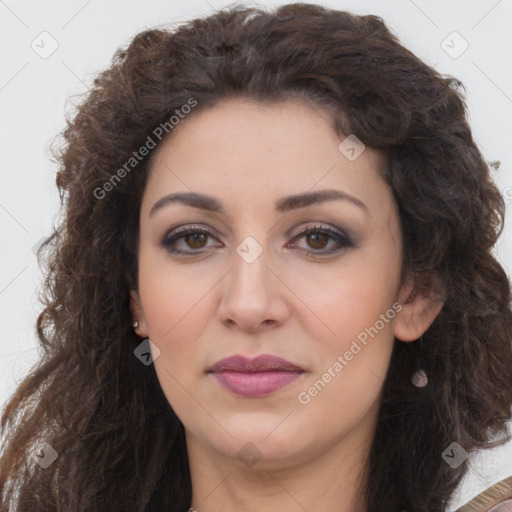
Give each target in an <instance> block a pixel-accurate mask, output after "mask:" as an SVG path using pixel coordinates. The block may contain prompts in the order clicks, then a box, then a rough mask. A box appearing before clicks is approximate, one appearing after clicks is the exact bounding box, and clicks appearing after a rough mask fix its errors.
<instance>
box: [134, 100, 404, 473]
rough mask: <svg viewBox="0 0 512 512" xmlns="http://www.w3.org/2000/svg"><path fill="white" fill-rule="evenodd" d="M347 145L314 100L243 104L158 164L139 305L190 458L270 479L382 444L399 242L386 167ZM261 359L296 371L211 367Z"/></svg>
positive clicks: (160, 156)
mask: <svg viewBox="0 0 512 512" xmlns="http://www.w3.org/2000/svg"><path fill="white" fill-rule="evenodd" d="M342 141H343V138H341V139H340V138H339V137H338V136H337V135H336V134H335V132H334V131H333V129H332V127H331V124H330V122H329V121H328V117H327V114H326V113H325V112H323V111H322V112H320V111H319V110H314V109H313V108H312V107H310V106H308V105H306V104H304V103H300V102H295V101H287V102H283V103H279V104H275V105H268V104H265V105H264V104H260V103H256V102H252V101H250V100H244V99H237V100H229V101H224V102H222V103H220V104H218V105H217V106H215V107H213V108H211V109H207V110H205V111H202V112H201V111H198V112H197V113H193V114H191V115H190V117H189V118H188V119H185V120H184V121H182V123H181V125H179V126H178V127H176V128H175V129H174V131H173V134H172V135H171V137H170V138H169V139H167V140H166V141H165V142H164V143H163V144H162V146H161V147H160V148H159V151H158V153H157V154H156V155H155V156H156V158H155V159H154V160H153V164H152V168H151V173H150V176H149V180H148V182H147V187H146V189H145V192H144V196H143V201H142V206H141V211H140V250H139V291H138V294H137V293H135V292H132V307H133V311H135V315H134V319H137V320H139V323H141V324H142V335H147V336H149V338H150V339H151V341H152V342H153V343H154V344H155V345H156V346H157V347H158V348H159V350H160V354H159V356H158V357H157V358H156V359H155V362H154V364H155V369H156V372H157V375H158V379H159V381H160V384H161V387H162V389H163V391H164V393H165V396H166V397H167V399H168V401H169V403H170V404H171V406H172V407H173V409H174V411H175V412H176V414H177V416H178V417H179V418H180V420H181V421H182V423H183V424H184V426H185V429H186V434H187V443H188V444H189V450H190V451H194V450H196V451H201V450H202V451H203V452H205V451H208V452H210V454H214V455H215V456H216V457H220V458H223V457H224V458H228V459H232V460H233V461H236V460H237V459H240V464H242V463H243V460H245V459H244V457H243V454H246V455H247V453H249V452H250V455H251V456H252V457H253V459H260V457H261V459H260V460H259V462H258V463H259V464H260V465H262V467H265V466H263V465H266V467H268V468H271V467H274V468H275V467H277V466H280V465H283V464H287V465H289V464H298V463H301V462H305V461H307V460H308V459H309V460H312V459H313V458H315V457H317V456H318V455H319V454H321V453H324V452H326V450H330V449H331V450H332V449H336V447H338V446H341V445H342V444H343V443H345V444H346V443H347V442H348V441H349V440H350V442H351V443H357V442H362V440H366V441H368V439H370V438H371V436H372V435H373V429H374V427H375V421H376V417H377V411H378V407H379V401H380V393H381V390H382V387H383V381H384V379H385V376H386V372H387V368H388V364H389V360H390V356H391V351H392V347H393V341H394V334H396V332H395V329H396V326H397V325H399V324H400V322H401V316H402V315H403V312H400V310H401V309H402V306H401V304H400V303H399V302H400V301H401V296H402V295H400V294H401V293H402V294H403V293H405V292H404V290H403V289H401V288H400V273H401V251H402V241H401V231H400V223H399V217H398V213H397V206H396V204H395V201H394V199H393V196H392V192H391V190H390V188H389V187H388V185H387V184H386V183H385V182H384V181H383V179H382V178H381V177H380V176H379V174H378V172H377V170H378V169H379V167H380V166H381V165H383V160H382V159H381V157H380V155H379V154H378V153H376V152H375V151H373V150H371V149H369V148H366V149H364V150H363V151H362V152H361V153H360V151H361V149H363V148H362V147H361V146H358V145H357V144H356V145H354V143H350V141H349V140H347V141H345V143H344V144H345V145H342V147H341V149H339V145H340V143H341V142H342ZM351 144H352V145H351ZM351 148H353V151H352V149H351ZM358 153H360V154H359V156H358ZM356 157H357V158H356ZM327 190H331V199H328V200H319V199H316V200H315V196H314V194H317V193H321V192H322V191H327ZM171 194H188V195H189V197H191V198H192V197H195V196H193V194H201V195H204V196H208V199H207V200H206V199H205V200H201V201H199V199H197V198H195V199H194V201H193V202H195V203H196V206H193V205H192V204H191V203H192V201H191V202H190V203H189V204H186V203H185V202H183V201H179V200H175V201H171V200H162V199H163V198H165V197H166V196H168V195H171ZM335 194H337V197H335V198H334V196H335ZM302 195H304V197H302V198H300V199H294V196H302ZM199 203H201V204H202V205H203V207H201V205H200V204H199ZM206 206H208V207H209V208H208V209H207V208H205V207H206ZM178 228H179V229H183V228H186V229H195V230H196V234H195V235H194V234H188V235H187V234H183V232H182V233H179V234H178V236H176V237H174V236H173V235H174V234H176V230H177V229H178ZM311 228H318V230H320V231H319V232H317V233H316V234H315V233H310V234H305V235H304V234H302V233H303V232H304V231H305V230H307V229H311ZM325 230H330V231H331V232H327V231H325ZM172 250H176V251H180V252H179V253H178V252H171V251H172ZM260 355H267V356H275V357H279V358H281V359H283V360H285V361H286V362H288V363H289V364H288V365H286V364H285V363H282V362H281V363H279V364H273V363H272V360H271V359H268V358H266V359H265V358H260V359H259V362H260V363H261V364H260V365H254V366H253V367H251V366H250V365H249V366H247V367H245V368H244V367H243V364H241V363H240V361H241V360H240V359H239V360H238V361H236V360H235V362H233V361H231V362H230V361H227V362H225V364H224V365H220V366H218V367H217V371H216V372H212V371H211V370H212V367H214V365H215V364H216V363H218V362H219V361H221V360H223V359H225V358H228V357H231V356H241V357H242V358H247V359H249V360H250V359H253V358H255V357H257V356H260ZM242 362H243V361H242ZM237 364H238V365H237ZM293 365H294V366H293ZM248 443H251V444H248ZM242 459H243V460H242Z"/></svg>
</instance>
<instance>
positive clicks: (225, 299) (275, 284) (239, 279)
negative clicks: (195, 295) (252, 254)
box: [218, 250, 290, 332]
mask: <svg viewBox="0 0 512 512" xmlns="http://www.w3.org/2000/svg"><path fill="white" fill-rule="evenodd" d="M241 254H242V253H241ZM267 254H268V251H267V250H263V252H262V253H261V254H260V255H259V256H258V257H257V258H256V259H255V260H254V261H251V260H250V259H244V257H242V256H240V254H238V253H237V252H236V251H234V252H233V255H232V258H231V263H232V265H233V268H232V269H231V271H230V272H229V273H228V275H227V276H226V278H225V279H224V280H223V281H224V284H223V288H222V297H221V301H220V304H219V308H218V317H219V320H220V321H221V322H222V323H224V324H226V325H227V326H228V327H230V328H233V327H234V326H237V327H238V328H239V329H241V330H244V331H249V332H257V331H259V330H261V329H268V328H275V327H277V326H279V325H282V324H283V323H284V322H285V321H286V319H287V318H288V316H289V314H290V309H289V302H288V301H287V296H286V293H287V291H288V293H289V289H288V288H287V287H286V286H285V284H284V283H283V281H282V280H281V279H280V278H279V277H278V275H277V272H276V271H275V270H274V269H272V268H270V266H269V263H270V261H269V258H268V257H267Z"/></svg>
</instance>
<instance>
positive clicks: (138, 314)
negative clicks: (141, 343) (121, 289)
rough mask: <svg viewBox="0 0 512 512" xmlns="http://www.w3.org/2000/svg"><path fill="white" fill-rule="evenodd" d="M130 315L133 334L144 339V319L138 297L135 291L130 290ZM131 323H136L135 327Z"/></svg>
mask: <svg viewBox="0 0 512 512" xmlns="http://www.w3.org/2000/svg"><path fill="white" fill-rule="evenodd" d="M130 313H131V317H132V326H133V327H134V328H135V332H136V333H137V334H138V335H139V336H142V337H146V334H145V332H146V330H145V327H146V318H145V316H144V311H143V310H142V305H141V301H140V296H139V294H138V293H137V292H136V291H135V290H130ZM133 322H137V324H136V325H134V324H133Z"/></svg>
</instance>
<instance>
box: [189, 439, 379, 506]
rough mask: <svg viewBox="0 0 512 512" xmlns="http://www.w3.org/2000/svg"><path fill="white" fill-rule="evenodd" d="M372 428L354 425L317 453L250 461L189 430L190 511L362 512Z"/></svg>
mask: <svg viewBox="0 0 512 512" xmlns="http://www.w3.org/2000/svg"><path fill="white" fill-rule="evenodd" d="M372 433H373V432H364V429H355V430H354V431H352V432H351V433H350V434H349V435H348V436H346V437H344V438H343V439H342V440H340V441H339V442H338V443H337V444H336V445H334V446H330V447H329V448H328V449H327V450H325V452H323V453H321V454H318V453H317V454H316V457H315V458H314V459H308V458H307V456H303V457H302V458H298V457H296V458H294V460H293V461H291V460H290V461H286V462H283V461H281V462H280V463H276V462H275V461H274V462H273V463H272V464H271V463H269V461H267V460H266V459H265V457H262V458H261V459H260V460H258V461H257V462H256V463H255V464H254V465H252V466H251V467H248V466H247V465H244V463H243V462H242V461H240V460H238V458H235V457H227V456H226V455H225V454H222V453H218V452H213V451H210V450H209V449H208V448H207V447H205V446H204V445H202V444H201V443H200V441H199V440H198V439H197V438H194V437H193V435H192V434H190V433H189V432H187V449H188V454H189V461H190V472H191V479H192V502H191V506H192V508H191V512H235V511H240V510H244V512H275V511H276V510H279V511H280V512H292V511H293V512H298V511H304V510H307V511H308V512H317V511H318V512H320V511H321V512H364V511H365V509H366V506H365V500H364V485H363V471H364V469H365V467H366V464H367V452H368V448H369V445H370V442H371V438H372Z"/></svg>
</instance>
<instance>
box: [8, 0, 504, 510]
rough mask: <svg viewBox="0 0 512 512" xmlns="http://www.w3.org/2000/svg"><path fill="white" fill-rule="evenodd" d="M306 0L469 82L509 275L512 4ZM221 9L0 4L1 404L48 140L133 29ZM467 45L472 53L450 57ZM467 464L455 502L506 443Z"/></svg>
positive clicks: (51, 204)
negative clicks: (368, 26)
mask: <svg viewBox="0 0 512 512" xmlns="http://www.w3.org/2000/svg"><path fill="white" fill-rule="evenodd" d="M279 3H282V2H267V1H261V2H260V3H259V4H255V3H250V4H249V3H248V4H247V5H256V6H258V5H259V6H275V5H278V4H279ZM311 3H321V4H322V5H325V6H328V7H333V8H337V9H346V10H350V11H352V12H354V13H356V14H363V13H364V14H376V15H379V16H382V18H383V19H384V20H385V21H386V22H387V24H388V26H389V27H390V28H391V29H392V30H393V31H394V32H396V33H397V34H398V36H399V38H400V40H401V41H402V43H403V44H404V45H405V46H406V47H408V48H409V49H411V50H412V51H413V52H414V53H416V54H417V55H418V56H419V57H420V58H422V59H423V60H424V61H425V62H427V63H428V64H430V65H432V66H434V67H435V68H436V69H438V70H439V71H440V72H442V73H445V74H450V75H453V76H455V77H457V78H459V79H460V80H461V81H462V82H463V83H464V85H465V86H466V90H467V101H468V108H469V118H470V123H471V125H472V127H473V134H474V138H475V140H476V142H477V144H478V145H479V147H480V149H481V150H482V152H483V154H484V157H485V158H486V160H488V161H495V160H499V161H501V163H502V166H501V169H500V170H499V171H498V172H497V173H495V179H496V182H497V183H498V186H499V188H500V189H501V190H502V192H504V193H506V194H507V196H508V199H507V206H508V215H507V222H506V224H505V232H504V233H503V235H502V237H501V239H500V243H499V244H498V247H497V257H498V259H499V260H500V262H501V263H502V265H503V266H504V268H505V270H506V271H507V273H508V275H509V276H511V275H512V258H511V255H512V228H511V224H510V221H511V213H510V211H511V210H512V208H511V206H512V171H511V163H512V149H511V147H512V71H511V70H512V57H511V56H512V35H511V32H512V31H511V27H512V1H511V0H485V1H484V0H472V1H463V0H459V1H456V0H435V1H432V0H428V1H427V0H388V1H385V2H384V1H382V0H367V1H365V0H336V1H325V2H316V1H314V0H312V1H311ZM226 5H229V4H228V3H227V2H222V1H220V0H219V1H216V0H189V1H186V0H170V1H169V0H168V1H163V0H145V1H144V2H135V1H133V0H131V1H126V0H123V1H112V0H109V1H106V0H103V1H99V0H68V1H66V2H64V1H59V2H57V1H48V0H47V1H45V2H41V1H40V0H39V1H36V0H26V1H25V2H23V3H20V2H15V1H14V0H0V48H1V49H2V50H1V56H0V58H1V61H0V114H1V115H0V155H1V163H0V169H1V171H0V172H1V178H2V179H1V187H0V228H1V237H0V265H1V272H0V314H1V324H0V325H1V328H2V329H1V332H2V337H1V341H0V405H1V406H3V404H4V403H5V400H6V399H7V397H8V396H9V395H10V394H11V393H12V392H13V391H14V389H15V387H16V383H17V382H19V381H20V380H21V378H22V377H23V376H24V374H25V373H26V372H27V371H28V369H29V368H30V366H31V365H32V364H33V363H34V362H35V361H36V358H37V355H38V352H37V348H36V341H35V334H34V333H35V328H34V325H35V320H36V316H37V313H38V312H39V310H40V307H39V304H38V302H37V291H38V287H39V283H40V279H41V274H40V271H39V269H38V266H37V263H36V258H35V256H34V254H33V247H34V246H37V244H38V242H39V241H40V240H41V238H42V237H46V236H47V235H49V234H50V230H51V226H52V222H53V219H54V216H55V215H56V213H57V206H58V194H57V188H56V186H55V172H56V167H55V165H54V164H53V163H52V162H51V161H50V160H49V154H48V152H47V147H48V144H49V142H50V141H51V139H52V138H53V137H54V136H55V135H56V134H57V133H58V132H59V131H60V130H61V129H62V128H63V127H64V115H65V112H69V111H71V104H70V103H69V102H68V103H66V100H67V99H69V98H70V97H71V95H73V94H79V93H82V92H84V91H86V90H87V88H88V86H89V85H90V84H91V83H92V80H93V78H94V74H95V73H97V72H99V71H101V70H102V69H104V68H105V67H108V65H109V63H110V59H111V57H112V55H113V54H114V51H115V50H116V49H117V48H118V47H119V46H121V45H125V44H127V43H128V42H129V40H130V39H131V38H132V37H133V36H134V35H135V34H136V33H137V32H139V31H141V30H143V29H146V28H149V27H152V26H155V25H162V24H166V23H172V22H180V21H184V20H187V19H190V18H192V17H198V16H204V15H208V14H211V13H212V12H213V11H214V10H215V9H219V8H221V7H224V6H226ZM44 31H46V32H48V33H49V34H50V35H51V38H53V39H55V40H56V41H57V43H58V48H57V50H56V51H55V52H54V53H53V54H52V55H50V56H49V57H48V58H46V59H43V58H41V57H40V56H39V55H38V54H37V53H36V52H35V51H34V50H33V49H32V47H31V45H32V44H34V45H36V44H39V46H40V47H41V46H42V45H43V43H41V38H44V37H46V39H45V40H44V41H45V43H44V44H45V48H46V49H48V48H50V46H49V44H50V41H51V39H49V36H40V34H41V33H42V32H44ZM454 31H456V32H458V34H460V36H459V35H453V34H452V33H453V32H454ZM447 37H448V39H447ZM443 41H445V43H443ZM464 41H466V42H464ZM33 42H34V43H33ZM466 44H468V45H469V46H468V48H467V50H466V51H464V52H463V53H462V54H461V55H457V54H458V53H459V52H460V51H461V50H462V49H463V48H464V46H465V45H466ZM447 46H451V47H453V48H452V49H451V50H450V49H449V48H448V47H447ZM443 47H444V48H443ZM445 50H447V51H449V52H451V53H452V55H449V54H448V53H447V52H446V51H445ZM454 57H456V58H454ZM56 399H58V397H56ZM470 461H471V463H470V465H471V472H470V474H469V475H468V476H467V478H466V479H465V481H464V482H463V485H462V487H461V489H460V493H459V495H457V496H455V497H454V500H453V502H452V506H453V509H455V508H457V507H458V506H459V505H462V504H463V503H465V502H466V501H467V500H468V499H470V498H471V497H473V496H475V495H476V494H478V493H479V492H481V491H482V490H483V489H485V488H487V487H488V486H490V485H492V484H493V483H495V482H497V481H499V480H501V479H503V478H505V477H507V476H510V475H512V443H508V444H507V445H506V446H505V447H504V448H500V449H497V450H494V451H492V452H489V451H486V452H482V454H481V455H480V454H478V456H477V457H476V458H471V459H470ZM450 510H452V508H451V507H450Z"/></svg>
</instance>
